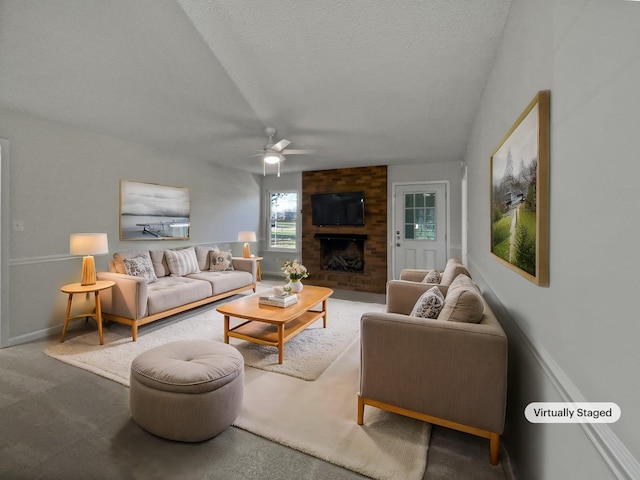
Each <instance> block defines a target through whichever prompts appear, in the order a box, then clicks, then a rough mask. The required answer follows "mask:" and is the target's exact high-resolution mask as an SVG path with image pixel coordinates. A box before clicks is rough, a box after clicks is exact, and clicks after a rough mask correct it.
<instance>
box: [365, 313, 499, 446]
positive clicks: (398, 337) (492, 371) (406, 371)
mask: <svg viewBox="0 0 640 480" xmlns="http://www.w3.org/2000/svg"><path fill="white" fill-rule="evenodd" d="M488 315H489V316H490V317H492V316H493V314H492V313H491V312H490V311H489V313H488ZM486 320H487V324H483V323H480V324H470V323H459V322H446V321H439V320H431V319H424V318H417V317H410V316H407V315H400V314H391V313H379V312H375V313H365V314H364V315H363V316H362V318H361V352H360V354H361V368H360V395H361V396H362V397H364V398H367V399H372V400H376V401H380V402H383V403H387V404H390V405H394V406H398V407H401V408H404V409H408V410H411V411H415V412H420V413H424V414H427V415H431V416H434V417H438V418H441V419H445V420H449V421H452V422H456V423H460V424H463V425H469V426H473V427H476V428H481V429H485V430H488V431H491V432H497V433H500V434H501V433H502V431H503V428H504V414H505V408H506V386H507V338H506V335H505V334H504V331H503V330H502V328H501V327H500V325H499V323H497V321H495V322H494V321H493V318H487V319H486Z"/></svg>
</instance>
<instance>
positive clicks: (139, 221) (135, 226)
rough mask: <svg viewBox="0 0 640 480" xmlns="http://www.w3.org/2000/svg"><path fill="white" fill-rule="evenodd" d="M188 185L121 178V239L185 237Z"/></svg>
mask: <svg viewBox="0 0 640 480" xmlns="http://www.w3.org/2000/svg"><path fill="white" fill-rule="evenodd" d="M190 226H191V197H190V195H189V189H188V188H182V187H167V186H165V185H157V184H155V183H143V182H131V181H128V180H120V240H186V239H188V238H189V229H190Z"/></svg>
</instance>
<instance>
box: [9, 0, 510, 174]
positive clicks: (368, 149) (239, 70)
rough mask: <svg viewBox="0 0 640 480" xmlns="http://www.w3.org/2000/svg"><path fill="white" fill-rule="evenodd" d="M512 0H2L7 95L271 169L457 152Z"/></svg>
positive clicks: (58, 116)
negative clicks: (283, 156) (272, 151)
mask: <svg viewBox="0 0 640 480" xmlns="http://www.w3.org/2000/svg"><path fill="white" fill-rule="evenodd" d="M509 5H510V0H473V1H469V0H422V1H419V0H398V1H394V2H383V1H379V2H378V1H376V2H374V1H364V0H350V1H346V0H343V1H340V0H332V1H322V2H318V1H306V0H305V1H301V0H272V1H268V2H260V1H255V0H209V1H207V0H177V1H174V0H162V1H160V0H136V1H131V0H109V1H104V0H55V1H54V0H51V1H22V0H0V107H4V108H9V109H13V110H17V111H23V112H27V113H30V114H33V115H37V116H41V117H44V118H47V119H51V120H55V121H62V122H65V123H68V124H71V125H76V126H81V127H83V128H89V129H92V130H95V131H99V132H104V133H107V134H109V135H113V136H117V137H121V138H126V139H130V140H133V141H136V142H139V143H143V144H147V145H150V146H152V147H154V148H158V149H160V150H162V151H165V152H168V153H170V154H171V153H176V154H178V153H179V154H181V155H187V156H192V157H196V158H199V159H204V160H207V161H211V162H214V163H219V164H223V165H228V166H233V167H236V168H240V169H243V170H247V171H251V172H254V173H260V172H262V164H261V161H260V160H259V159H258V158H257V157H251V155H253V154H254V153H256V150H257V149H260V148H262V146H263V145H264V143H266V137H265V136H264V133H263V129H264V127H265V126H274V127H276V128H277V129H278V135H277V138H276V139H279V138H287V139H289V140H291V141H292V144H291V146H290V148H297V149H314V150H315V153H314V154H309V155H291V156H288V157H287V160H286V161H285V162H284V164H283V171H285V172H287V171H301V170H317V169H325V168H338V167H347V166H359V165H372V164H374V165H381V164H389V165H390V164H398V163H415V162H440V161H451V160H458V161H459V160H461V159H462V158H463V155H464V150H465V146H466V142H467V139H468V136H469V134H470V129H471V125H472V122H473V120H474V118H475V115H476V111H477V109H478V106H479V102H480V98H481V94H482V90H483V88H484V85H485V83H486V78H487V75H488V73H489V71H490V69H491V65H492V62H493V58H494V56H495V52H496V49H497V47H498V45H499V41H500V38H501V35H502V30H503V26H504V23H505V19H506V16H507V13H508V10H509Z"/></svg>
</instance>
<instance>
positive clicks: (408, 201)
mask: <svg viewBox="0 0 640 480" xmlns="http://www.w3.org/2000/svg"><path fill="white" fill-rule="evenodd" d="M404 206H405V207H413V193H405V195H404Z"/></svg>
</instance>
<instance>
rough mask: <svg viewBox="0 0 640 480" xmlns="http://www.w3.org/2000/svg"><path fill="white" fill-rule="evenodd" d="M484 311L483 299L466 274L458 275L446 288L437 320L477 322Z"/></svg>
mask: <svg viewBox="0 0 640 480" xmlns="http://www.w3.org/2000/svg"><path fill="white" fill-rule="evenodd" d="M483 313H484V300H483V299H482V295H481V294H480V292H479V290H478V288H477V287H476V286H475V284H474V283H473V282H472V281H471V279H470V278H469V277H468V276H467V275H464V274H462V275H458V276H457V277H456V279H455V280H454V281H453V283H452V284H451V285H450V286H449V289H448V290H447V296H446V297H445V299H444V306H443V307H442V311H441V312H440V315H439V316H438V319H439V320H448V321H450V322H466V323H479V322H480V321H481V320H482V314H483Z"/></svg>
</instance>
